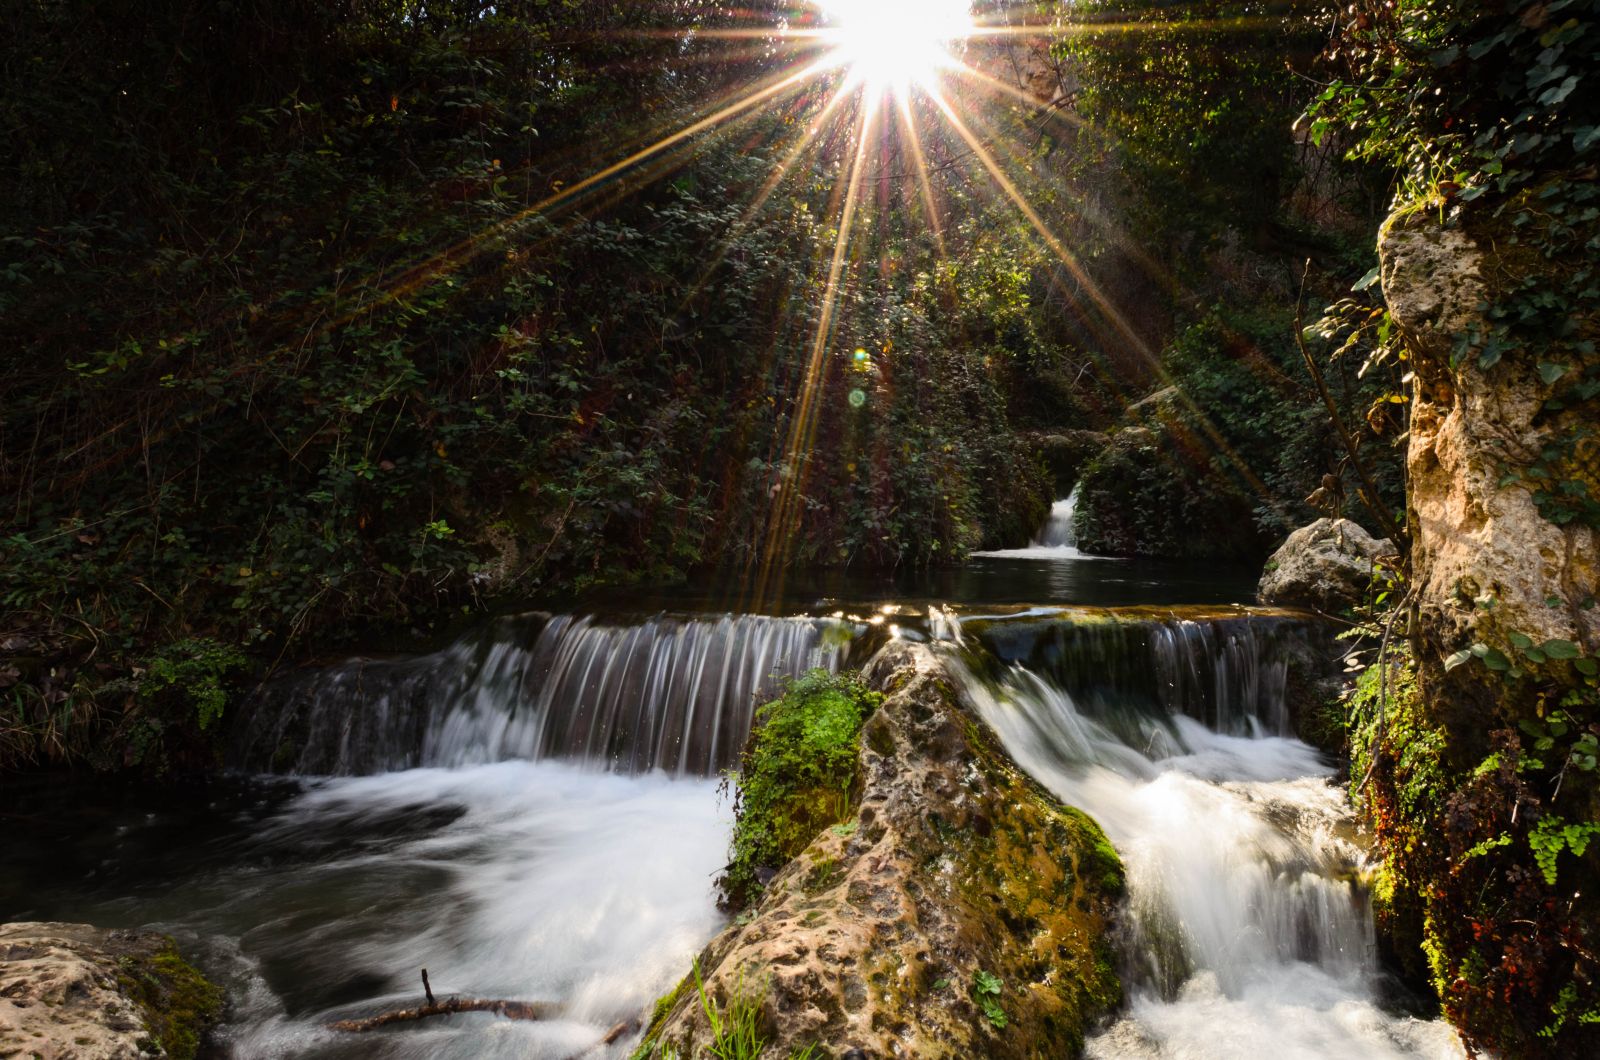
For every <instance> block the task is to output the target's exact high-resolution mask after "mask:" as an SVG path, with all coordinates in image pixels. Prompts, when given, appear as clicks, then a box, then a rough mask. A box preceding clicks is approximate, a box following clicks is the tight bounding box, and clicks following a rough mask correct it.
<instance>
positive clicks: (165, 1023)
mask: <svg viewBox="0 0 1600 1060" xmlns="http://www.w3.org/2000/svg"><path fill="white" fill-rule="evenodd" d="M117 966H118V972H119V974H118V976H117V978H118V981H119V983H120V985H121V986H122V989H123V991H124V993H126V994H127V995H128V997H129V998H131V999H132V1000H133V1002H134V1004H136V1005H137V1006H139V1013H140V1015H141V1016H142V1017H143V1019H144V1025H145V1030H146V1031H147V1032H148V1033H149V1035H150V1038H151V1039H152V1041H153V1042H154V1043H155V1044H156V1045H158V1046H160V1047H161V1048H162V1049H164V1050H166V1053H167V1055H168V1056H169V1057H171V1058H172V1060H193V1058H194V1057H195V1056H196V1055H197V1054H198V1053H199V1051H200V1044H201V1041H202V1040H203V1039H204V1037H205V1033H206V1031H207V1030H209V1029H210V1028H211V1027H212V1026H214V1025H215V1024H216V1022H217V1020H218V1019H220V1018H221V1016H222V991H221V990H220V989H218V988H217V986H216V985H215V984H213V983H212V982H211V981H210V980H209V979H207V978H206V977H205V976H204V975H202V974H200V971H199V970H198V969H196V968H195V967H194V965H192V964H190V963H189V962H188V961H186V960H184V959H183V956H182V955H181V954H179V953H178V950H177V947H176V946H174V945H173V944H172V943H171V942H170V941H169V942H167V943H166V945H164V946H162V947H160V948H159V949H157V950H155V951H154V952H152V953H147V954H128V955H124V956H122V957H119V958H118V960H117Z"/></svg>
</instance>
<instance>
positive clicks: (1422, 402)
mask: <svg viewBox="0 0 1600 1060" xmlns="http://www.w3.org/2000/svg"><path fill="white" fill-rule="evenodd" d="M1379 251H1380V254H1381V259H1382V277H1383V291H1384V297H1385V298H1386V300H1387V301H1388V303H1389V309H1390V313H1391V315H1392V316H1393V317H1394V319H1395V322H1396V323H1397V324H1398V325H1399V327H1400V329H1401V331H1402V333H1403V334H1404V336H1405V340H1406V346H1407V349H1408V351H1409V352H1410V354H1411V357H1412V363H1413V366H1414V369H1415V372H1416V379H1415V385H1414V390H1413V394H1412V402H1413V404H1412V410H1411V438H1410V448H1409V451H1408V456H1407V468H1408V471H1409V474H1410V480H1411V481H1410V509H1411V510H1410V523H1411V534H1412V548H1411V573H1412V581H1413V584H1414V586H1415V587H1416V591H1417V600H1418V617H1419V619H1420V629H1419V630H1418V632H1419V633H1420V635H1421V637H1422V640H1423V643H1424V644H1425V646H1426V648H1425V651H1424V654H1423V658H1422V659H1420V660H1419V662H1420V663H1421V664H1422V666H1423V669H1424V673H1426V672H1427V671H1428V670H1429V669H1431V668H1432V667H1433V666H1435V665H1439V664H1442V662H1443V660H1444V659H1445V658H1446V657H1447V656H1448V655H1450V654H1451V653H1453V652H1455V651H1457V650H1459V649H1461V648H1465V647H1469V646H1470V645H1471V644H1473V643H1475V642H1481V641H1489V642H1494V641H1495V640H1497V639H1498V640H1504V639H1505V638H1506V636H1507V635H1508V634H1509V633H1510V632H1512V631H1516V632H1519V633H1521V634H1523V635H1526V636H1528V637H1530V638H1531V639H1532V640H1533V641H1534V642H1535V643H1543V642H1545V641H1548V640H1565V641H1571V642H1574V643H1579V644H1586V645H1588V646H1589V647H1590V648H1600V608H1595V607H1590V608H1587V609H1585V608H1584V607H1583V604H1584V602H1585V601H1586V600H1589V599H1590V598H1592V597H1593V596H1594V595H1595V594H1596V593H1597V592H1600V538H1597V535H1596V533H1595V532H1594V531H1593V530H1592V529H1589V528H1587V527H1584V526H1581V525H1578V524H1568V525H1567V526H1565V527H1563V526H1557V525H1556V524H1554V523H1552V522H1549V521H1548V520H1546V519H1545V518H1544V517H1543V516H1542V515H1540V513H1539V510H1538V508H1537V506H1536V505H1535V503H1534V499H1533V494H1532V492H1531V491H1530V490H1529V488H1528V487H1527V486H1525V485H1522V484H1520V483H1516V482H1510V483H1508V482H1506V481H1505V480H1506V477H1507V475H1508V472H1510V471H1511V470H1513V469H1514V468H1516V467H1517V466H1518V465H1525V464H1528V463H1531V462H1533V461H1534V460H1535V459H1537V458H1538V455H1539V454H1540V452H1541V451H1542V450H1543V448H1544V447H1545V445H1546V444H1547V443H1548V441H1549V440H1550V439H1551V438H1552V437H1554V436H1557V435H1560V434H1562V433H1564V432H1570V431H1572V430H1574V429H1576V428H1577V427H1578V426H1579V423H1578V422H1577V420H1576V417H1577V415H1578V414H1577V413H1576V412H1573V413H1570V414H1568V415H1559V414H1557V415H1552V414H1550V413H1549V412H1548V411H1547V410H1546V408H1545V403H1546V402H1547V401H1549V400H1550V399H1551V397H1552V396H1554V394H1555V392H1556V385H1555V384H1552V383H1547V382H1545V381H1544V380H1543V379H1542V378H1541V376H1540V374H1539V360H1538V357H1537V355H1536V354H1535V355H1532V356H1522V357H1507V358H1506V359H1504V360H1502V361H1501V362H1500V363H1498V364H1496V365H1494V367H1493V369H1492V370H1487V371H1486V370H1479V369H1478V368H1477V366H1476V365H1475V364H1473V363H1472V361H1471V358H1468V359H1467V363H1466V364H1465V366H1452V364H1451V361H1452V358H1453V355H1454V352H1455V349H1456V346H1457V343H1458V340H1459V338H1460V336H1463V335H1469V334H1471V333H1472V332H1473V331H1474V330H1475V329H1480V330H1481V326H1482V324H1483V319H1482V312H1483V306H1484V303H1485V302H1486V301H1487V300H1488V299H1489V298H1490V297H1491V295H1492V289H1491V288H1492V285H1494V284H1505V283H1507V282H1508V280H1507V278H1506V277H1505V276H1504V275H1503V274H1504V272H1505V270H1506V263H1505V262H1504V261H1503V260H1502V259H1501V258H1499V257H1498V256H1497V255H1496V254H1495V252H1494V251H1493V250H1492V248H1489V247H1484V246H1481V245H1480V244H1479V242H1478V240H1477V239H1475V238H1474V235H1473V234H1472V231H1471V230H1470V229H1468V228H1461V227H1457V228H1446V227H1442V226H1440V225H1439V224H1437V223H1436V222H1434V221H1433V220H1431V219H1430V218H1429V216H1428V215H1426V214H1410V215H1398V216H1397V217H1395V218H1393V219H1391V220H1390V222H1389V223H1388V224H1387V225H1385V226H1384V230H1383V233H1382V237H1381V239H1380V243H1379ZM1551 600H1558V601H1559V603H1558V604H1556V605H1554V606H1552V604H1551V603H1550V602H1549V601H1551Z"/></svg>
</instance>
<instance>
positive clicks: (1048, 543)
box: [1033, 486, 1078, 552]
mask: <svg viewBox="0 0 1600 1060" xmlns="http://www.w3.org/2000/svg"><path fill="white" fill-rule="evenodd" d="M1077 514H1078V487H1076V486H1074V487H1073V488H1072V492H1071V493H1069V494H1068V495H1067V496H1066V498H1065V499H1064V500H1059V501H1056V502H1055V503H1054V504H1052V505H1051V506H1050V518H1049V520H1047V521H1046V522H1045V524H1044V529H1043V530H1040V531H1039V535H1038V536H1037V537H1035V538H1034V539H1033V543H1034V545H1035V546H1036V547H1039V548H1070V549H1072V550H1073V551H1074V552H1076V551H1077V549H1078V530H1077V528H1076V527H1075V526H1074V525H1073V520H1074V519H1076V518H1077Z"/></svg>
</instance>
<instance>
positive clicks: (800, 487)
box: [755, 101, 879, 605]
mask: <svg viewBox="0 0 1600 1060" xmlns="http://www.w3.org/2000/svg"><path fill="white" fill-rule="evenodd" d="M864 104H865V105H864V106H863V108H862V113H861V121H860V126H859V132H858V136H857V143H856V151H855V156H854V158H853V160H852V162H851V164H850V171H849V175H848V177H847V186H846V191H845V197H844V204H843V206H842V207H841V208H840V211H839V232H838V235H837V237H836V238H835V240H834V247H833V258H832V260H831V261H830V263H829V265H828V278H827V281H826V282H825V284H824V286H823V291H822V306H821V309H820V311H819V312H818V315H817V326H816V331H815V333H814V335H813V337H812V342H811V352H810V357H809V358H808V360H807V362H806V366H805V372H804V374H803V375H802V377H801V380H800V389H799V394H798V401H797V402H796V404H795V408H794V411H793V412H792V413H791V415H790V420H789V431H788V441H787V442H786V443H785V445H784V450H783V454H782V457H781V459H780V463H779V465H778V476H779V477H778V483H777V487H778V490H777V498H776V503H775V504H774V505H773V509H772V511H771V513H770V514H769V516H768V522H767V533H766V543H765V546H764V547H763V549H762V556H761V567H760V571H759V573H758V576H757V582H756V586H755V600H756V603H757V604H758V605H759V604H761V603H764V602H769V601H774V600H776V599H777V598H778V596H779V595H781V593H780V590H781V584H782V578H783V573H784V570H785V568H786V567H787V566H788V560H789V558H790V555H791V553H792V550H793V546H794V540H795V537H796V536H797V535H798V533H799V526H798V525H797V524H796V516H797V514H798V511H797V509H798V507H799V502H800V500H801V498H802V497H803V495H804V488H805V481H806V477H807V472H808V471H809V470H810V447H811V445H812V443H813V440H814V438H815V431H816V418H817V402H818V400H819V398H820V394H819V393H818V391H819V390H820V389H821V384H822V379H823V374H824V372H823V369H824V368H825V367H826V364H827V351H828V340H829V338H831V336H832V332H833V317H834V310H835V308H836V306H837V304H838V296H839V284H840V279H841V277H842V276H843V273H844V267H845V261H846V259H847V258H848V256H849V251H850V238H851V235H852V234H853V229H854V226H855V213H856V208H857V206H858V204H859V203H860V198H861V184H862V179H861V178H862V174H863V172H864V171H865V169H866V158H867V150H868V148H869V147H870V145H871V140H872V127H873V124H874V119H875V117H876V114H877V111H878V109H879V108H878V107H877V105H876V103H874V102H868V101H864Z"/></svg>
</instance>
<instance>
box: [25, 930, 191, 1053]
mask: <svg viewBox="0 0 1600 1060" xmlns="http://www.w3.org/2000/svg"><path fill="white" fill-rule="evenodd" d="M221 1003H222V999H221V995H220V994H219V993H218V992H217V990H216V988H215V987H213V986H211V984H209V983H207V982H206V981H205V980H204V979H203V978H201V977H200V975H199V973H197V972H195V971H194V969H192V968H190V967H189V966H188V965H187V964H186V963H184V961H183V959H182V958H181V957H179V956H178V955H177V953H176V951H175V950H174V949H173V947H172V940H171V939H168V938H166V937H165V936H162V935H153V934H148V933H144V932H130V931H103V930H101V929H99V928H95V927H90V926H89V925H88V924H48V923H27V922H24V923H15V924H0V1057H27V1058H29V1060H33V1058H37V1060H156V1058H160V1057H172V1058H174V1060H182V1058H187V1057H192V1056H193V1055H194V1054H195V1051H196V1049H197V1047H198V1046H199V1041H200V1034H201V1033H202V1031H203V1030H204V1028H205V1027H206V1026H207V1025H209V1024H210V1023H211V1022H212V1021H214V1020H215V1019H216V1017H217V1015H218V1013H219V1012H220V1009H221Z"/></svg>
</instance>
